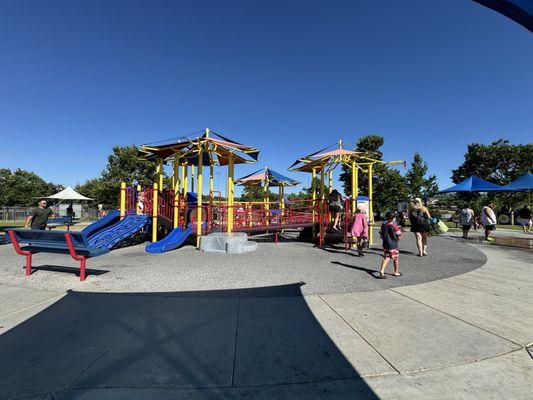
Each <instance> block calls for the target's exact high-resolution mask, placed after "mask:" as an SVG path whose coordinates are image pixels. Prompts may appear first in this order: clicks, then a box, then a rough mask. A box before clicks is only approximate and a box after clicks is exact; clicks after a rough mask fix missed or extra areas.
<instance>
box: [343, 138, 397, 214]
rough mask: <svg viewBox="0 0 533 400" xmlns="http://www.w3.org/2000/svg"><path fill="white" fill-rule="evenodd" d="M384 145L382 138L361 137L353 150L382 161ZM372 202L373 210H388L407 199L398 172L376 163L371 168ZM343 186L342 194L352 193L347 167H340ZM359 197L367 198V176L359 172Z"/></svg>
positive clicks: (349, 172) (349, 169)
mask: <svg viewBox="0 0 533 400" xmlns="http://www.w3.org/2000/svg"><path fill="white" fill-rule="evenodd" d="M384 143H385V140H384V139H383V136H380V135H366V136H363V137H361V138H360V139H359V140H358V141H357V144H356V147H355V149H356V150H357V151H361V152H363V153H365V155H366V156H368V157H371V158H373V159H376V160H383V153H382V151H381V147H382V146H383V144H384ZM372 178H373V179H372V183H373V201H374V208H375V209H376V208H377V209H379V210H390V209H395V208H396V207H397V204H398V202H401V201H405V199H406V198H407V188H406V186H405V179H404V177H403V176H402V175H401V174H400V172H399V171H398V170H396V169H394V168H390V167H388V166H387V165H385V164H381V163H376V164H374V166H373V174H372ZM339 179H340V181H341V182H342V184H343V188H344V193H346V194H347V195H351V193H352V171H351V168H350V167H349V166H347V165H343V166H342V171H341V174H340V176H339ZM358 181H359V195H362V196H368V174H367V173H362V172H359V179H358Z"/></svg>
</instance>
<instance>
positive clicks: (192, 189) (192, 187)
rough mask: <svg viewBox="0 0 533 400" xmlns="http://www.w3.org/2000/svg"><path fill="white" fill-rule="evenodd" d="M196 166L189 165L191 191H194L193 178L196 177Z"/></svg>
mask: <svg viewBox="0 0 533 400" xmlns="http://www.w3.org/2000/svg"><path fill="white" fill-rule="evenodd" d="M195 171H196V167H195V166H194V165H191V192H194V179H195V178H196V172H195Z"/></svg>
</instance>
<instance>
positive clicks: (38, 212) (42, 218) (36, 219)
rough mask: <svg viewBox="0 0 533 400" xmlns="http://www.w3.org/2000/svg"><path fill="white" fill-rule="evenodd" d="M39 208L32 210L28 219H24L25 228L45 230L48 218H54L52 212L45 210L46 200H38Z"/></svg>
mask: <svg viewBox="0 0 533 400" xmlns="http://www.w3.org/2000/svg"><path fill="white" fill-rule="evenodd" d="M38 204H39V207H37V208H34V209H33V210H32V212H31V214H30V215H28V218H26V225H25V227H26V228H29V227H30V224H31V229H38V230H41V231H43V230H45V229H46V224H47V222H48V218H49V217H50V216H52V218H53V217H55V215H54V212H53V211H52V210H50V209H49V208H46V200H44V199H43V200H39V203H38Z"/></svg>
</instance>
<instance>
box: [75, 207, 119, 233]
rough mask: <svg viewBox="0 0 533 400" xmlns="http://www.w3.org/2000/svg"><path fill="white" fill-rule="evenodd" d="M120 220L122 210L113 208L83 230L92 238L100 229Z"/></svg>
mask: <svg viewBox="0 0 533 400" xmlns="http://www.w3.org/2000/svg"><path fill="white" fill-rule="evenodd" d="M119 220H120V211H118V210H113V211H109V212H108V213H107V215H106V216H105V217H104V218H102V219H99V220H98V221H96V222H93V223H92V224H91V225H88V226H87V227H85V229H83V230H82V233H84V234H85V236H87V237H88V238H90V237H91V236H92V235H94V234H95V233H97V232H98V231H101V230H102V229H104V228H107V227H109V226H111V225H114V224H116V223H117V222H118V221H119Z"/></svg>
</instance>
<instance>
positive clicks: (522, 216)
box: [518, 204, 533, 233]
mask: <svg viewBox="0 0 533 400" xmlns="http://www.w3.org/2000/svg"><path fill="white" fill-rule="evenodd" d="M532 217H533V213H532V212H531V208H529V206H528V205H527V204H524V207H522V208H521V209H520V210H518V223H519V224H520V225H522V230H523V231H524V233H526V232H531V225H532V221H531V218H532Z"/></svg>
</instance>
